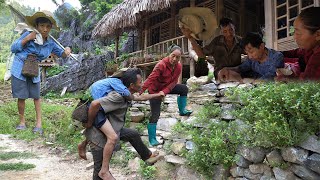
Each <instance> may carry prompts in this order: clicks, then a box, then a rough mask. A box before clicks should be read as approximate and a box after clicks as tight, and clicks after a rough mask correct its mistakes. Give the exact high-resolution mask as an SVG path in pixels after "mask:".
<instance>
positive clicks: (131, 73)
mask: <svg viewBox="0 0 320 180" xmlns="http://www.w3.org/2000/svg"><path fill="white" fill-rule="evenodd" d="M140 77H141V70H140V69H137V68H132V69H128V70H126V71H125V72H124V73H123V76H122V77H121V79H119V78H116V77H114V78H112V77H111V78H106V79H102V80H99V81H97V82H95V83H93V84H92V85H91V86H90V88H89V89H90V93H91V97H92V99H93V101H92V102H91V103H90V106H89V111H88V122H87V123H85V124H84V126H85V127H86V128H90V127H91V126H92V125H94V127H96V128H98V129H100V130H101V131H102V132H103V133H104V134H105V136H106V138H107V139H108V141H107V143H106V144H105V146H104V151H103V163H102V168H101V170H100V172H99V177H100V178H102V179H109V178H111V177H112V175H111V174H110V172H109V161H110V158H111V155H112V152H113V149H114V146H115V144H116V142H117V140H118V134H119V131H120V129H121V127H122V126H121V125H122V122H120V125H119V122H115V121H114V122H111V121H108V120H107V118H106V115H105V114H106V113H107V112H109V111H110V110H112V109H113V108H110V107H108V106H106V105H105V104H106V102H105V101H107V102H108V101H109V98H107V95H108V94H109V93H110V92H112V91H116V92H117V93H118V94H120V95H122V96H124V97H125V98H126V99H127V100H129V101H130V100H135V101H146V100H149V99H151V98H159V97H162V96H164V94H163V93H161V92H159V93H157V94H145V95H141V96H136V95H133V94H131V92H130V89H131V90H132V91H133V92H137V91H139V90H140V86H139V84H138V85H136V82H137V81H138V80H140V81H141V79H139V78H140ZM140 83H141V82H140ZM129 87H130V89H129ZM87 143H88V141H87V140H85V141H83V142H82V143H80V144H79V145H78V150H79V156H80V157H81V158H83V159H86V155H85V149H86V145H87Z"/></svg>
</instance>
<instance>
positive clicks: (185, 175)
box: [175, 165, 202, 180]
mask: <svg viewBox="0 0 320 180" xmlns="http://www.w3.org/2000/svg"><path fill="white" fill-rule="evenodd" d="M175 179H176V180H185V179H192V180H200V179H202V178H201V176H200V175H199V174H198V173H197V172H196V171H194V170H193V169H190V168H188V167H186V166H184V165H182V166H179V167H178V168H177V170H176V178H175Z"/></svg>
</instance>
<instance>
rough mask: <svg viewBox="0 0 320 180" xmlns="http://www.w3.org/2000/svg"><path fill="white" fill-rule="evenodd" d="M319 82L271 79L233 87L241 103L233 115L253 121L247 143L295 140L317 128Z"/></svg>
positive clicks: (267, 144)
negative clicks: (268, 81) (255, 83)
mask: <svg viewBox="0 0 320 180" xmlns="http://www.w3.org/2000/svg"><path fill="white" fill-rule="evenodd" d="M319 88H320V84H318V83H311V82H310V83H289V84H280V83H270V84H264V85H260V86H258V87H256V88H252V89H251V90H250V91H248V89H235V92H234V95H233V97H239V98H240V101H241V102H242V103H243V105H244V106H243V107H241V108H240V109H238V110H237V113H235V115H236V117H237V118H239V119H241V120H243V121H245V122H246V123H248V124H250V125H252V129H251V131H248V132H247V133H248V135H247V137H250V138H249V139H248V141H247V143H250V144H251V145H256V146H262V147H266V148H269V147H272V148H274V147H276V148H280V147H287V146H292V145H295V144H298V143H299V142H300V141H301V140H303V139H304V138H305V137H306V135H308V134H312V133H315V132H318V131H319V130H320V126H319V125H320V119H319V115H320V111H319V109H320V92H319Z"/></svg>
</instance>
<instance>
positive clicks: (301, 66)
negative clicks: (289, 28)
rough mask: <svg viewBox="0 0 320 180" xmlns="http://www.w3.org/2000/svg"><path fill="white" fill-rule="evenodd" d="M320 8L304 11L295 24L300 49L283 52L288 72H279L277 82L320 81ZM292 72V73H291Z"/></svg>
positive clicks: (295, 35) (296, 39)
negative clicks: (289, 80)
mask: <svg viewBox="0 0 320 180" xmlns="http://www.w3.org/2000/svg"><path fill="white" fill-rule="evenodd" d="M319 17H320V7H311V8H308V9H305V10H303V11H302V12H301V13H300V14H299V16H298V17H297V18H296V20H295V21H294V23H293V26H294V39H295V41H296V42H297V44H298V46H299V48H298V49H295V50H291V51H286V52H283V53H284V56H285V62H286V70H287V71H289V72H286V71H283V69H278V70H277V78H276V80H288V78H289V77H290V78H292V77H293V79H300V80H320V18H319ZM290 71H291V72H290ZM288 75H290V76H288Z"/></svg>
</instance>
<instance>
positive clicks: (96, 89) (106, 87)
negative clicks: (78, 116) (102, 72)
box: [90, 78, 131, 100]
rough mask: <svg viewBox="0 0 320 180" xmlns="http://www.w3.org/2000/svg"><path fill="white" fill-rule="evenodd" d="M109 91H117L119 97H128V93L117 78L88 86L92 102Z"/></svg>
mask: <svg viewBox="0 0 320 180" xmlns="http://www.w3.org/2000/svg"><path fill="white" fill-rule="evenodd" d="M111 91H117V93H119V94H120V95H121V96H130V94H131V93H130V91H129V90H128V88H127V87H126V86H125V85H124V84H123V83H122V81H121V80H120V79H118V78H106V79H102V80H99V81H97V82H95V83H93V84H92V85H91V86H90V92H91V96H92V98H93V99H94V100H96V99H99V98H102V97H104V96H106V95H108V93H109V92H111Z"/></svg>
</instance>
